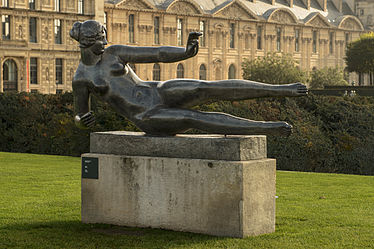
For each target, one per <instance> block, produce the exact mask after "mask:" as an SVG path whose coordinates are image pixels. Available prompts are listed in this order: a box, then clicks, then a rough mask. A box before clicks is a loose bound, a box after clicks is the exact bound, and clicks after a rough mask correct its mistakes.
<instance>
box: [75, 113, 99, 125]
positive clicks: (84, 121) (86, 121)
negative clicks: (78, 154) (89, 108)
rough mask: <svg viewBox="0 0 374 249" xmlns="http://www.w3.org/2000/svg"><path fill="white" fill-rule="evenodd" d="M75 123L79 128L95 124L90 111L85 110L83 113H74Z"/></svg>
mask: <svg viewBox="0 0 374 249" xmlns="http://www.w3.org/2000/svg"><path fill="white" fill-rule="evenodd" d="M74 121H75V125H76V126H77V127H78V128H80V129H88V128H89V127H92V126H93V125H94V124H95V117H94V115H93V114H92V112H87V113H85V114H83V115H76V116H75V118H74Z"/></svg>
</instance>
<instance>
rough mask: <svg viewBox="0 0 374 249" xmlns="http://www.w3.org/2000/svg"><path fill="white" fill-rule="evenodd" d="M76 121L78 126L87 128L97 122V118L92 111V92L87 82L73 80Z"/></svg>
mask: <svg viewBox="0 0 374 249" xmlns="http://www.w3.org/2000/svg"><path fill="white" fill-rule="evenodd" d="M72 85H73V94H74V107H75V113H76V115H75V117H74V122H75V124H76V126H77V127H78V128H81V129H87V128H88V127H90V126H92V125H93V124H94V123H95V118H94V116H93V115H92V112H90V93H89V91H88V88H87V86H86V82H81V81H73V84H72Z"/></svg>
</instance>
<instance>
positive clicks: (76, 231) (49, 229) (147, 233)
mask: <svg viewBox="0 0 374 249" xmlns="http://www.w3.org/2000/svg"><path fill="white" fill-rule="evenodd" d="M4 236H5V237H4ZM2 239H3V241H5V242H7V243H6V245H9V246H10V245H12V246H14V247H21V248H26V247H27V248H176V247H180V246H181V247H183V246H184V245H185V246H191V247H193V246H194V245H196V246H199V245H200V246H203V245H204V244H205V243H207V242H208V241H219V240H224V239H226V238H220V237H214V236H209V235H201V234H195V233H188V232H175V231H169V230H163V229H152V228H133V227H122V226H115V225H105V224H83V223H81V222H80V221H54V222H48V221H47V222H35V223H19V224H12V225H6V226H0V240H2ZM104 245H105V246H104ZM12 246H10V247H9V248H11V247H12Z"/></svg>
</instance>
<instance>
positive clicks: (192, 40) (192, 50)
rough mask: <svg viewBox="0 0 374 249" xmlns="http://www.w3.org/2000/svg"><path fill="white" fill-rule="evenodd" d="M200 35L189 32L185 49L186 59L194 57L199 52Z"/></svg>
mask: <svg viewBox="0 0 374 249" xmlns="http://www.w3.org/2000/svg"><path fill="white" fill-rule="evenodd" d="M201 35H202V33H200V32H191V33H190V34H189V35H188V39H187V47H186V55H187V57H188V58H189V57H193V56H195V55H196V54H197V52H198V51H199V36H201Z"/></svg>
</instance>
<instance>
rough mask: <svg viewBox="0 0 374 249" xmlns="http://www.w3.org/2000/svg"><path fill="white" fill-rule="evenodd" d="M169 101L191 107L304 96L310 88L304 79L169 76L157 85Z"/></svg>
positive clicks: (173, 104) (164, 98)
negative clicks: (275, 82) (275, 81)
mask: <svg viewBox="0 0 374 249" xmlns="http://www.w3.org/2000/svg"><path fill="white" fill-rule="evenodd" d="M157 88H158V90H159V93H160V95H161V96H162V98H163V101H164V103H165V104H167V105H171V106H176V107H177V106H178V107H191V106H194V105H200V104H203V103H206V102H207V101H211V100H214V101H217V100H245V99H252V98H261V97H280V96H286V97H287V96H289V97H296V96H303V95H306V94H307V91H308V90H307V88H306V87H305V85H303V84H301V83H293V84H285V85H271V84H264V83H259V82H254V81H248V80H220V81H200V80H191V79H177V80H168V81H165V82H162V83H160V84H159V85H158V87H157Z"/></svg>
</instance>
